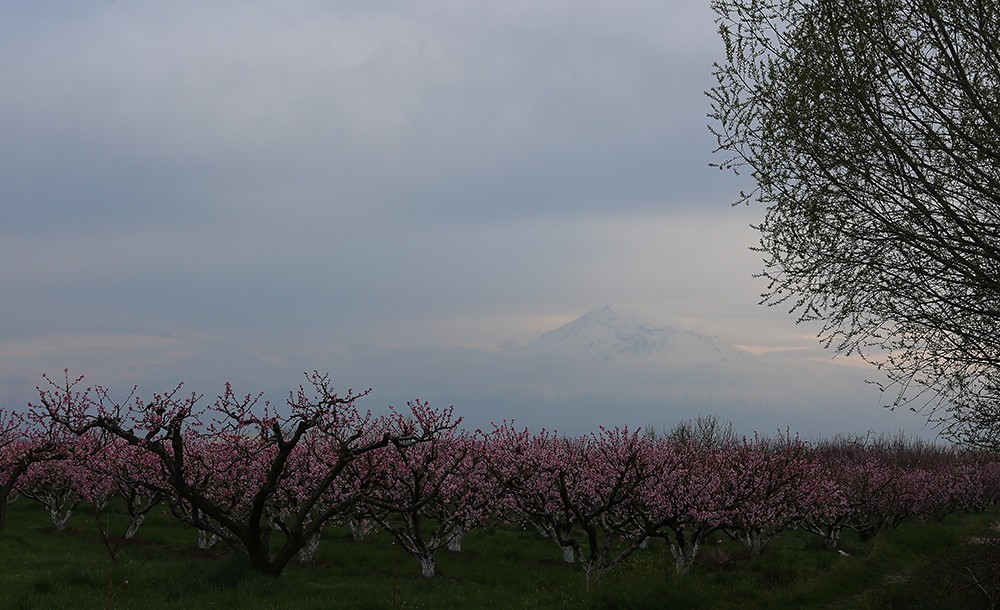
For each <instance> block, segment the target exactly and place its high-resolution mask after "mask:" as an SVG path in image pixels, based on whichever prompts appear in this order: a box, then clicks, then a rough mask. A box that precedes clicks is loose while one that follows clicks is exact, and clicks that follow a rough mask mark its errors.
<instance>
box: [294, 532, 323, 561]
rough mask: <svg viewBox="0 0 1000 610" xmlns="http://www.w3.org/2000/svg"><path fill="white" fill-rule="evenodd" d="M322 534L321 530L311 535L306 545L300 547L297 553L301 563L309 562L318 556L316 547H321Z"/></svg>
mask: <svg viewBox="0 0 1000 610" xmlns="http://www.w3.org/2000/svg"><path fill="white" fill-rule="evenodd" d="M321 535H322V533H321V532H316V533H315V534H313V535H312V536H310V537H309V542H306V544H305V546H303V547H302V548H301V549H299V552H298V555H297V559H298V562H299V563H308V562H310V561H312V560H313V558H314V557H315V556H316V549H318V548H319V539H320V536H321Z"/></svg>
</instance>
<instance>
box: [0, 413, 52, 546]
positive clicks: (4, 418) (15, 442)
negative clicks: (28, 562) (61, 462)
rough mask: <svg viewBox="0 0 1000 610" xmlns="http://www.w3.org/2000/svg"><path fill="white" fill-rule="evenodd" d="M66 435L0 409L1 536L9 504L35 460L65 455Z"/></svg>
mask: <svg viewBox="0 0 1000 610" xmlns="http://www.w3.org/2000/svg"><path fill="white" fill-rule="evenodd" d="M64 440H65V439H64V438H63V437H61V436H60V435H59V434H57V433H56V431H55V430H53V428H52V427H50V426H46V425H44V424H43V423H42V422H39V421H34V422H31V421H27V420H26V419H25V416H24V415H22V414H20V413H17V412H15V411H9V410H6V409H0V536H3V534H4V532H5V530H6V528H7V504H8V503H9V502H10V500H11V499H12V497H15V496H14V494H15V490H16V488H17V485H18V481H19V480H20V479H21V477H22V476H24V474H25V473H26V472H28V469H29V468H30V467H31V465H32V464H36V463H39V462H44V461H48V460H56V459H60V458H62V457H63V456H64V455H65V445H64Z"/></svg>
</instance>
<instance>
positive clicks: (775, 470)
mask: <svg viewBox="0 0 1000 610" xmlns="http://www.w3.org/2000/svg"><path fill="white" fill-rule="evenodd" d="M308 378H309V381H310V386H311V387H310V389H309V391H307V390H306V389H304V388H300V389H299V391H298V392H297V393H294V394H293V395H291V396H290V398H289V400H288V404H287V405H285V406H284V407H283V408H282V409H281V410H280V412H279V411H277V410H274V409H272V408H271V407H270V405H268V404H266V403H262V402H261V401H260V399H259V397H256V398H255V397H253V396H244V397H239V396H237V395H236V394H235V393H234V392H233V391H232V389H231V388H230V387H228V386H227V388H226V391H225V393H224V394H223V396H221V397H220V398H219V399H218V400H217V401H215V403H214V404H212V405H211V406H207V407H200V406H199V403H200V400H199V397H197V396H193V395H191V396H181V395H180V394H179V390H175V391H174V392H171V393H168V394H162V395H154V396H152V397H148V398H145V399H141V398H138V397H136V396H131V397H129V398H128V399H127V400H125V401H122V402H116V401H113V400H111V398H110V397H109V394H108V393H107V392H106V391H105V390H103V389H101V388H94V389H91V388H84V387H82V386H81V379H76V380H72V379H70V378H69V377H68V376H67V377H66V378H65V380H64V381H63V382H62V383H54V382H51V381H50V386H49V387H47V388H44V389H40V391H39V402H38V404H34V405H31V406H30V408H29V410H28V411H27V413H26V414H24V415H20V414H18V413H14V412H7V411H0V485H2V489H0V527H2V526H3V515H4V512H3V511H4V510H5V507H6V504H7V502H8V501H9V500H12V499H13V498H15V497H19V496H23V497H25V498H30V499H32V500H35V501H37V502H39V503H41V504H42V505H44V506H45V508H46V509H48V510H49V512H50V513H51V515H52V519H53V523H54V524H55V526H56V527H57V528H61V527H63V526H64V525H65V523H66V520H67V519H68V518H69V515H70V514H71V512H72V511H73V509H75V508H76V507H77V506H78V505H79V504H80V503H81V502H82V501H86V502H87V503H89V504H90V505H91V506H94V507H96V508H97V509H98V510H100V509H101V508H102V507H104V506H106V505H107V504H108V502H109V501H110V499H111V498H113V497H116V496H117V497H120V498H122V499H123V500H124V503H125V506H126V507H127V509H128V511H129V514H130V515H131V516H132V522H131V524H130V526H129V528H128V530H127V532H125V537H131V536H132V535H134V534H135V532H136V530H137V529H138V528H139V527H140V525H141V523H142V521H143V519H144V518H145V515H147V514H148V513H149V511H150V510H152V509H153V508H154V507H155V506H163V505H166V506H169V508H170V510H171V512H172V514H173V515H175V516H176V517H177V518H178V519H180V520H181V521H183V522H185V523H187V524H189V525H191V526H193V527H194V528H195V529H196V530H197V531H198V532H199V535H200V536H201V540H202V542H203V543H207V541H208V540H209V539H218V540H222V541H224V542H225V543H227V544H228V545H230V546H231V547H232V548H234V549H236V550H237V551H239V552H241V553H243V554H245V555H246V556H247V558H248V559H249V562H250V565H251V567H252V568H254V569H255V570H258V571H260V572H264V573H268V574H273V575H278V574H280V573H281V571H282V570H283V569H284V567H285V566H286V565H287V564H288V563H289V562H290V561H292V560H293V559H299V560H308V559H310V558H311V556H312V554H313V553H314V552H315V551H316V548H317V545H318V544H319V541H320V538H321V534H322V532H323V529H324V528H326V527H330V526H334V525H350V526H351V528H352V530H353V531H355V532H356V534H357V535H358V536H361V535H362V534H363V532H364V531H365V530H366V528H371V527H381V528H383V529H385V530H386V531H388V532H389V533H391V534H392V536H393V537H394V538H395V539H396V540H397V541H398V543H399V544H400V545H401V546H402V547H403V548H404V549H406V550H407V551H408V552H409V553H410V554H412V555H413V556H414V557H415V558H416V559H417V560H419V562H420V565H421V571H422V573H423V574H424V575H425V576H432V575H433V574H434V573H435V557H436V554H437V552H438V550H439V549H441V548H443V547H445V546H449V547H450V548H451V549H452V550H457V549H459V548H460V545H461V540H462V536H463V535H464V534H465V533H466V532H468V531H469V530H471V529H473V528H476V527H482V526H485V525H488V524H494V523H499V522H507V523H516V524H520V525H522V526H525V527H532V528H535V529H537V531H538V532H539V533H540V534H541V535H543V536H545V537H546V538H548V539H550V540H551V541H552V542H553V543H554V545H556V546H558V547H559V548H560V549H561V550H562V552H563V555H564V558H565V559H566V561H569V562H577V563H578V564H579V565H580V566H581V567H582V569H583V570H584V572H585V574H586V578H587V582H588V583H589V582H591V581H592V580H594V579H597V578H599V577H600V576H601V574H603V573H605V572H606V571H608V570H610V569H612V568H613V567H614V566H616V565H617V564H619V563H620V562H622V561H624V560H625V559H626V558H628V557H629V556H630V555H632V554H633V553H635V552H636V551H637V550H639V549H640V548H643V547H644V546H645V545H646V544H647V543H648V541H649V540H650V539H652V538H660V539H663V540H664V541H666V543H667V546H668V547H669V549H670V551H671V553H672V555H673V558H674V561H675V565H676V568H677V570H678V571H686V570H687V569H688V568H689V567H690V566H691V564H692V562H693V561H694V559H695V556H696V554H697V552H698V548H699V546H700V545H701V544H702V542H703V541H705V539H706V538H707V537H708V536H709V535H711V534H714V533H717V532H724V533H725V534H726V535H728V536H729V537H731V538H732V539H734V540H738V541H740V542H742V543H743V544H745V545H746V546H747V547H748V548H749V549H750V551H751V552H752V553H761V552H762V551H763V550H764V548H765V545H766V544H767V542H768V540H770V539H771V538H772V537H774V536H775V535H777V534H779V533H780V532H782V531H783V530H787V529H789V528H794V527H798V528H802V529H805V530H808V531H810V532H814V533H816V534H818V535H819V536H822V537H823V539H824V540H825V543H826V546H827V547H828V548H831V549H832V548H836V546H837V543H838V539H839V536H840V533H841V532H842V531H843V530H844V529H851V530H854V531H856V532H857V533H858V534H859V535H860V536H861V537H862V538H868V537H871V536H873V535H875V534H876V533H878V532H879V531H880V530H882V529H884V528H888V527H893V526H895V525H897V524H898V523H899V522H900V521H901V520H903V519H908V518H929V517H934V518H942V517H944V516H945V515H947V514H948V513H950V512H953V511H956V510H968V509H979V508H983V507H985V506H987V505H989V504H992V503H995V502H996V501H997V499H998V496H1000V463H998V462H997V461H995V459H994V457H993V456H991V455H987V454H982V453H973V452H966V451H961V450H959V449H956V448H945V447H940V446H934V445H930V444H926V443H922V442H918V441H907V440H904V439H890V440H885V439H883V440H879V441H875V442H872V441H865V440H861V439H840V440H835V441H827V442H812V443H805V442H803V441H801V440H799V439H797V438H792V437H788V436H785V437H780V436H779V437H778V438H766V439H765V438H759V437H754V438H752V439H750V438H738V437H736V436H735V435H733V434H732V433H731V432H729V431H728V430H726V429H725V428H722V427H719V426H717V425H714V424H715V423H717V422H709V423H713V425H711V426H704V425H699V426H695V425H686V426H681V427H679V428H677V429H675V431H674V432H673V433H671V434H667V435H663V436H659V437H658V436H657V435H656V434H652V433H650V432H648V431H647V432H643V431H637V430H628V429H620V428H602V429H600V430H599V431H597V432H595V433H593V434H589V435H586V436H581V437H573V438H566V437H562V436H559V435H558V434H556V433H552V432H547V431H544V430H543V431H541V432H535V433H531V432H529V431H528V430H524V429H518V428H516V427H515V426H513V425H512V424H510V423H507V422H503V423H501V424H499V425H495V426H494V427H493V428H492V429H491V430H489V431H485V432H484V431H475V432H470V431H466V430H464V429H462V428H461V427H459V425H458V424H459V420H458V419H456V418H455V417H454V416H453V413H452V410H451V409H434V408H432V407H431V406H430V405H428V404H427V403H421V402H412V403H409V404H408V405H407V409H405V410H398V411H397V410H390V411H389V412H388V414H386V415H382V416H375V415H373V414H372V413H370V412H362V411H360V410H359V409H358V408H357V407H356V405H355V402H356V401H357V399H359V398H361V397H362V396H364V394H355V393H353V392H351V391H348V393H347V394H346V395H343V396H341V395H338V394H337V393H336V392H334V391H333V389H332V387H331V386H330V383H329V379H328V377H327V376H325V375H320V374H318V373H314V374H312V375H310V376H309V377H308ZM704 423H705V422H704V421H702V422H699V424H704Z"/></svg>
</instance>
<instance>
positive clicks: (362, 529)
mask: <svg viewBox="0 0 1000 610" xmlns="http://www.w3.org/2000/svg"><path fill="white" fill-rule="evenodd" d="M347 529H349V530H351V538H352V539H354V541H355V542H360V541H362V540H364V539H365V536H366V535H367V534H368V532H370V531H371V529H372V528H371V523H370V522H369V521H368V520H366V519H351V520H350V521H348V522H347Z"/></svg>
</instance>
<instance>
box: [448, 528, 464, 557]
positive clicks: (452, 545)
mask: <svg viewBox="0 0 1000 610" xmlns="http://www.w3.org/2000/svg"><path fill="white" fill-rule="evenodd" d="M464 536H465V532H463V531H462V530H460V529H457V530H455V531H454V532H452V534H451V536H449V537H448V550H449V551H452V552H455V553H458V552H459V551H461V550H462V538H463V537H464Z"/></svg>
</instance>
